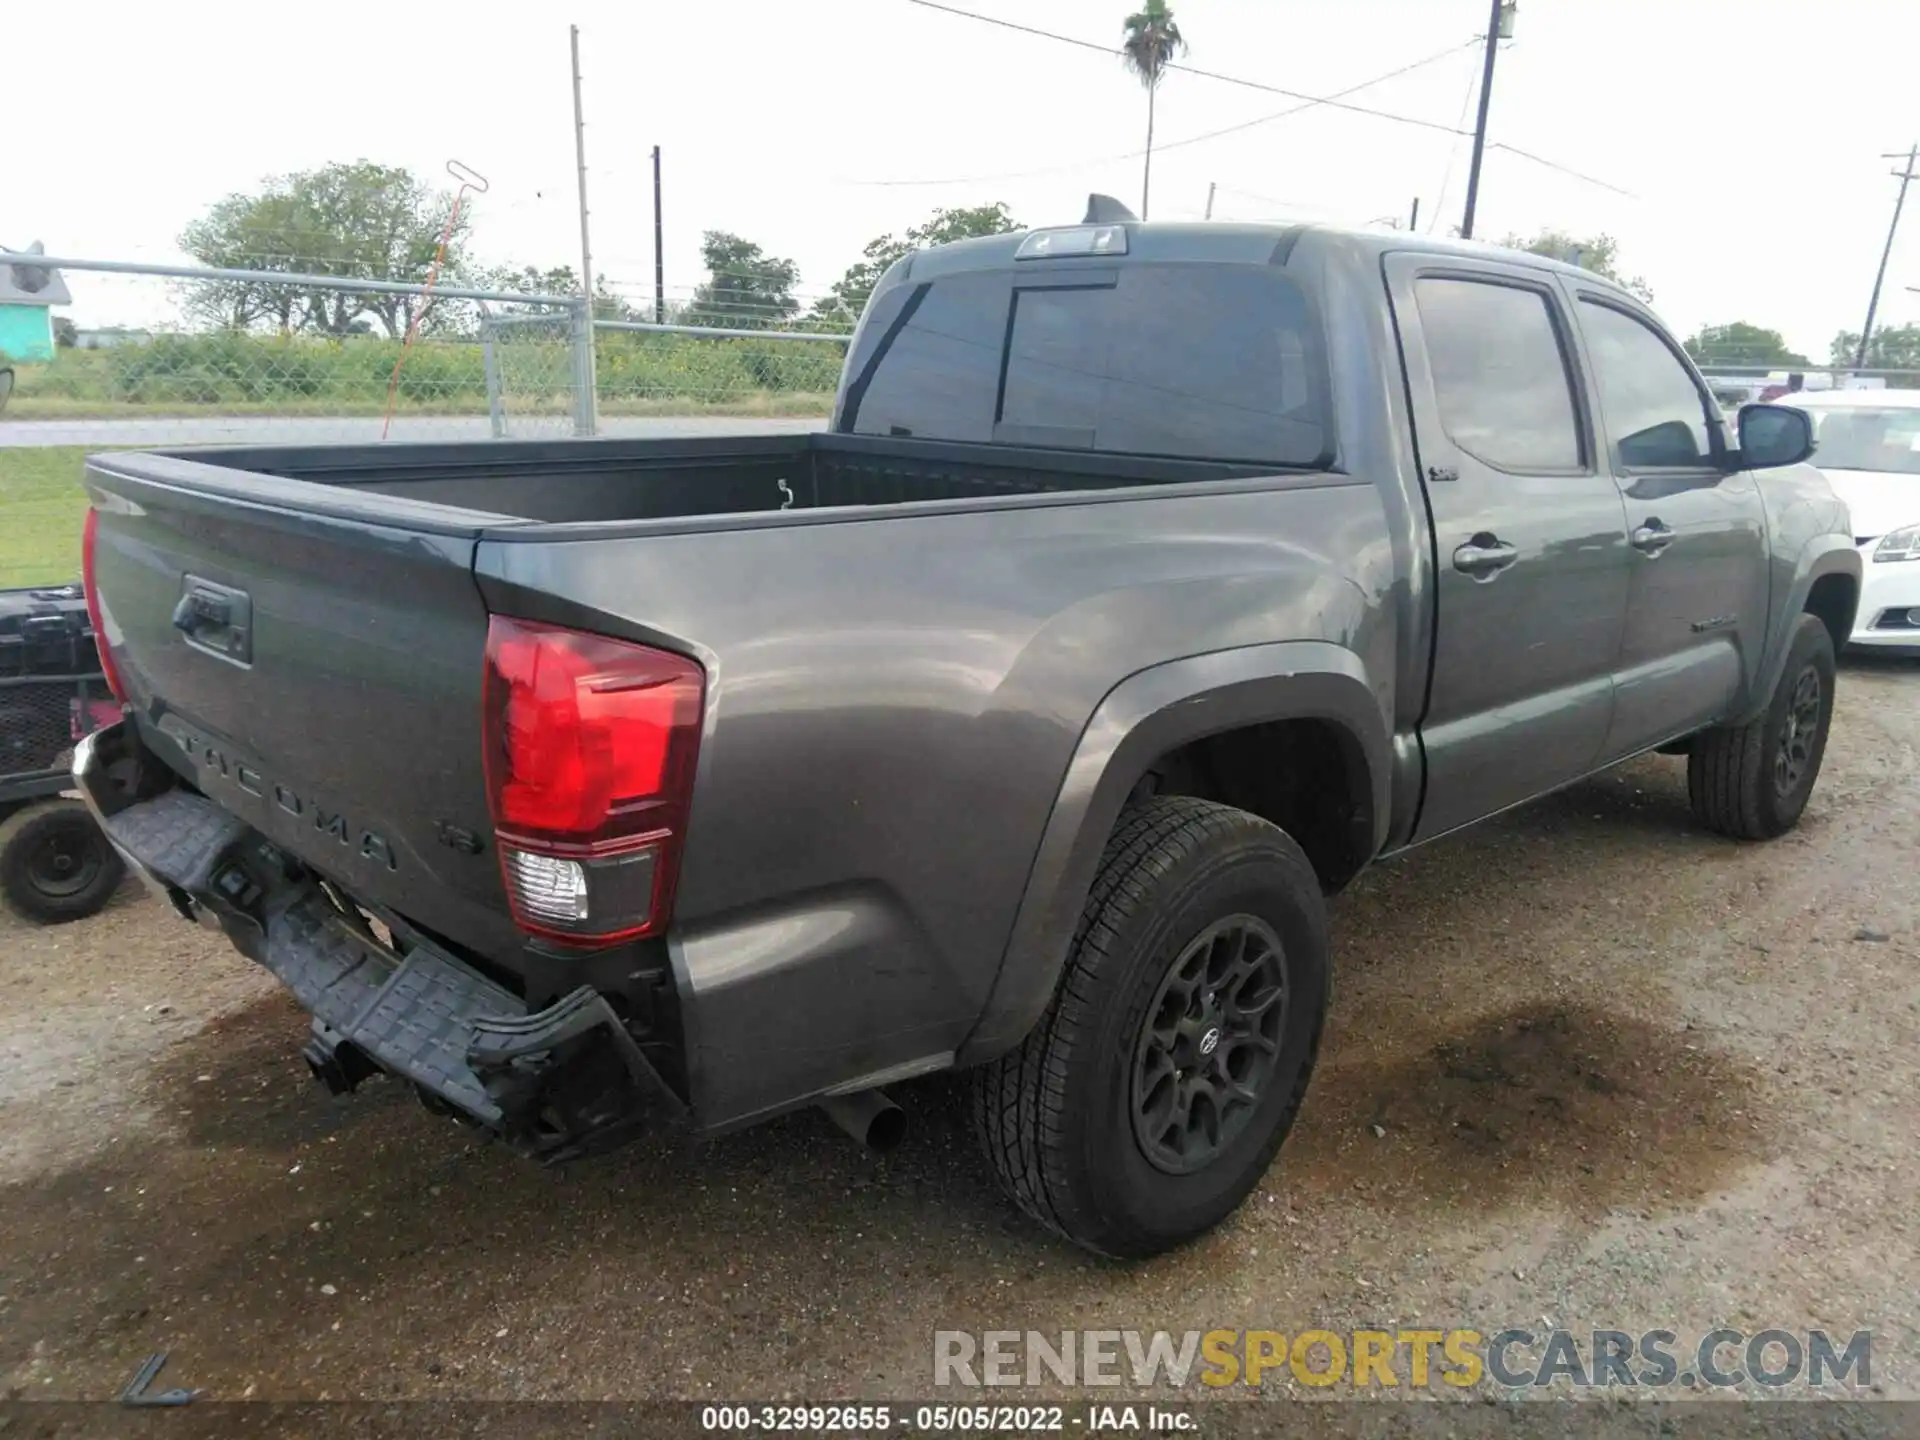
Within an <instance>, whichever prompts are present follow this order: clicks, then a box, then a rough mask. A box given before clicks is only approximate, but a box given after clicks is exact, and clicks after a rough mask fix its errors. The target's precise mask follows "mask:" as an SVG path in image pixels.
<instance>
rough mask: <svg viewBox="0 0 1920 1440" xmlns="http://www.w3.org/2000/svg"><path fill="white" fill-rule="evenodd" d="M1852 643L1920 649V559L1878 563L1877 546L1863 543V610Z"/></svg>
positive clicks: (1878, 648) (1890, 648) (1874, 647)
mask: <svg viewBox="0 0 1920 1440" xmlns="http://www.w3.org/2000/svg"><path fill="white" fill-rule="evenodd" d="M1853 625H1854V628H1853V636H1852V638H1851V640H1849V641H1848V643H1849V644H1851V645H1859V646H1865V647H1871V648H1873V649H1876V650H1912V651H1914V652H1916V653H1920V560H1894V561H1889V562H1887V563H1885V564H1875V563H1874V559H1873V547H1872V546H1871V545H1863V546H1861V547H1860V611H1859V613H1858V614H1857V615H1856V616H1855V617H1854V622H1853Z"/></svg>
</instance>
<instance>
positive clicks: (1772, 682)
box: [1733, 535, 1861, 725]
mask: <svg viewBox="0 0 1920 1440" xmlns="http://www.w3.org/2000/svg"><path fill="white" fill-rule="evenodd" d="M1860 583H1861V576H1860V552H1859V551H1858V550H1857V549H1855V548H1854V544H1853V537H1852V536H1850V535H1815V536H1813V537H1812V538H1810V539H1809V540H1808V541H1807V542H1806V544H1805V545H1804V546H1802V547H1801V550H1800V553H1799V554H1798V555H1797V556H1795V557H1794V563H1793V572H1792V574H1791V576H1790V577H1789V578H1788V580H1787V583H1786V584H1785V586H1784V587H1782V590H1783V592H1784V598H1783V600H1782V601H1780V602H1778V603H1777V606H1776V609H1775V611H1774V624H1773V625H1772V626H1771V627H1769V630H1768V634H1767V653H1766V657H1765V659H1764V661H1763V662H1762V664H1761V666H1760V668H1759V670H1758V672H1757V676H1756V683H1755V686H1754V690H1753V693H1752V694H1750V695H1748V696H1747V697H1746V698H1747V703H1746V704H1745V705H1744V706H1742V707H1741V713H1740V714H1739V715H1738V716H1736V717H1735V719H1734V721H1733V723H1734V724H1736V725H1745V724H1750V723H1752V722H1753V721H1754V720H1756V719H1758V718H1759V716H1760V715H1762V714H1763V713H1765V711H1766V708H1767V705H1768V704H1769V703H1770V702H1771V701H1772V699H1773V692H1774V690H1775V689H1776V688H1778V686H1779V684H1780V675H1781V672H1782V671H1783V670H1785V669H1786V664H1787V651H1788V649H1789V648H1790V647H1791V646H1792V644H1793V622H1794V621H1795V620H1797V619H1798V618H1799V617H1800V616H1802V615H1816V616H1818V617H1819V619H1820V623H1821V624H1823V625H1825V626H1826V627H1827V633H1828V634H1829V635H1831V636H1832V637H1833V649H1834V653H1835V654H1838V653H1839V652H1840V650H1841V648H1842V647H1843V646H1844V645H1845V644H1846V643H1847V637H1848V636H1850V635H1851V634H1852V633H1853V622H1854V616H1855V613H1856V611H1857V609H1858V607H1859V604H1860ZM1776 593H1782V592H1781V591H1776Z"/></svg>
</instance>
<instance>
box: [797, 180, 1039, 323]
mask: <svg viewBox="0 0 1920 1440" xmlns="http://www.w3.org/2000/svg"><path fill="white" fill-rule="evenodd" d="M1021 228H1022V226H1021V224H1020V222H1019V221H1018V220H1015V219H1014V218H1013V216H1012V215H1011V214H1010V213H1008V210H1007V204H1006V201H1004V200H995V201H994V202H993V203H992V204H990V205H965V206H957V207H949V208H945V209H940V210H936V211H934V212H933V214H932V215H930V216H928V217H927V219H926V220H925V222H923V223H922V224H919V225H913V226H910V227H908V229H907V233H906V234H905V235H892V234H888V235H881V236H879V237H878V238H876V239H873V240H869V241H868V242H867V245H866V248H865V249H864V250H862V251H861V252H860V258H859V259H858V260H856V261H855V262H854V263H853V264H852V265H850V266H848V267H847V273H846V274H844V275H842V276H841V277H840V278H839V279H838V280H836V281H834V282H833V287H832V289H831V290H830V291H829V292H828V294H827V296H826V297H825V298H824V299H822V300H820V301H818V302H817V303H816V304H815V305H814V307H813V309H812V310H811V311H810V312H809V313H808V315H807V323H808V324H809V325H810V326H818V327H820V328H823V329H827V328H832V329H842V330H844V329H847V328H848V327H850V326H851V325H852V324H853V322H854V321H855V320H857V319H859V318H860V312H861V311H863V310H865V309H866V308H867V297H868V296H870V295H872V294H873V287H874V286H876V285H878V284H879V283H880V277H881V276H882V275H885V274H886V273H887V271H888V270H890V269H891V268H892V267H893V265H894V263H895V262H896V261H898V260H899V259H900V258H901V257H902V256H905V255H910V254H912V253H913V252H914V251H915V250H925V249H927V248H928V247H929V246H933V245H946V244H950V243H951V242H953V241H955V240H971V239H973V238H974V237H975V236H979V235H1005V234H1007V233H1008V232H1009V231H1013V230H1019V229H1021Z"/></svg>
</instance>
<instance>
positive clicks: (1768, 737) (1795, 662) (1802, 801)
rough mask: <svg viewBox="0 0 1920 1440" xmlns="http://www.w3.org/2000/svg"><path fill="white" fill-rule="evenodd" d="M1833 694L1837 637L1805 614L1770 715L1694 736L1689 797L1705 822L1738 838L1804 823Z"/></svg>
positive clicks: (1823, 749)
mask: <svg viewBox="0 0 1920 1440" xmlns="http://www.w3.org/2000/svg"><path fill="white" fill-rule="evenodd" d="M1833 696H1834V664H1833V637H1832V636H1831V635H1829V634H1828V633H1827V627H1826V626H1825V625H1824V624H1822V623H1821V621H1820V619H1819V618H1818V617H1817V616H1813V615H1802V616H1801V617H1800V619H1799V622H1798V623H1797V624H1796V626H1795V627H1794V632H1793V638H1792V640H1791V641H1790V642H1789V643H1788V647H1787V663H1786V667H1785V669H1783V670H1782V671H1781V673H1780V683H1779V685H1778V686H1776V687H1775V689H1774V693H1773V700H1772V703H1770V704H1769V705H1768V706H1767V709H1766V713H1765V714H1763V715H1762V716H1761V717H1760V718H1759V719H1757V720H1755V721H1754V722H1753V723H1752V724H1750V725H1739V726H1721V727H1719V728H1717V729H1713V730H1708V731H1705V732H1704V733H1702V734H1700V735H1698V736H1696V737H1695V738H1694V743H1693V750H1692V753H1691V754H1690V755H1689V756H1688V757H1687V796H1688V798H1689V799H1690V800H1691V801H1692V803H1693V813H1694V814H1695V815H1697V816H1698V817H1699V818H1700V821H1701V823H1702V824H1704V825H1706V826H1707V827H1708V828H1709V829H1713V830H1718V831H1719V832H1720V833H1721V834H1722V835H1731V836H1733V837H1734V838H1735V839H1737V840H1771V839H1773V838H1774V837H1775V836H1777V835H1784V834H1785V833H1786V832H1787V831H1789V830H1791V829H1792V828H1793V827H1794V826H1795V825H1796V824H1798V823H1799V820H1800V814H1801V812H1802V811H1804V810H1805V809H1806V808H1807V800H1808V797H1810V796H1811V795H1812V794H1813V784H1814V781H1815V780H1817V779H1818V778H1819V776H1820V762H1821V760H1822V759H1823V758H1825V756H1826V753H1827V729H1828V726H1829V725H1830V724H1831V723H1832V721H1833Z"/></svg>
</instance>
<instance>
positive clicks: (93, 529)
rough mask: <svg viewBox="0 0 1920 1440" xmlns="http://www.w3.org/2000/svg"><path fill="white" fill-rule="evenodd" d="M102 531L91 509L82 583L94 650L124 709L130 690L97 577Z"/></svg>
mask: <svg viewBox="0 0 1920 1440" xmlns="http://www.w3.org/2000/svg"><path fill="white" fill-rule="evenodd" d="M99 530H100V512H99V511H98V510H95V509H93V508H92V507H91V506H89V507H88V509H87V518H86V521H85V523H84V524H83V525H82V526H81V528H80V583H81V584H82V585H83V586H84V587H85V589H86V592H87V620H88V621H89V623H91V624H92V626H93V644H94V648H95V649H97V650H98V651H99V652H100V671H101V673H102V674H103V675H104V676H106V680H107V688H108V689H109V690H111V691H112V692H113V698H114V699H116V700H118V701H119V702H120V703H121V704H123V705H124V704H125V703H126V700H127V687H126V686H124V685H122V684H121V683H120V672H119V671H118V670H116V669H114V666H113V650H112V647H110V646H109V645H108V644H107V625H106V616H105V614H104V612H102V610H101V609H100V585H99V583H98V582H97V581H96V580H95V579H94V573H93V550H94V546H95V545H96V544H97V543H98V536H99Z"/></svg>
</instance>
